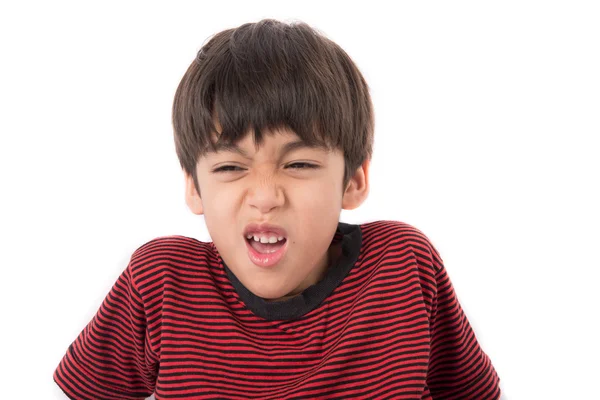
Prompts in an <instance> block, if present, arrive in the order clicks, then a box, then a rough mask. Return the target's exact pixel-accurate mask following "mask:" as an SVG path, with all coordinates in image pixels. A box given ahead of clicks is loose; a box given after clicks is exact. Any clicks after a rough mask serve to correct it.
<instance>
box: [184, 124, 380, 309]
mask: <svg viewBox="0 0 600 400" xmlns="http://www.w3.org/2000/svg"><path fill="white" fill-rule="evenodd" d="M297 140H299V137H298V136H297V135H296V134H295V133H294V132H293V131H291V130H288V129H280V130H277V131H272V132H266V135H265V137H264V139H263V143H262V145H261V146H260V147H259V148H258V149H257V148H256V147H255V143H254V139H253V137H252V135H249V134H247V135H246V136H245V137H244V138H243V139H241V140H240V141H239V143H237V146H238V147H239V148H240V149H242V150H243V151H244V152H245V153H246V155H247V156H248V157H245V156H243V155H241V154H238V153H237V152H234V151H231V150H226V151H225V150H222V151H219V152H218V153H209V154H208V155H206V156H205V157H201V159H200V160H199V161H198V164H197V166H196V170H197V176H198V183H199V186H200V190H201V192H202V197H200V196H199V195H198V192H197V191H196V189H195V187H194V184H193V179H192V177H191V176H189V175H187V174H184V175H185V188H186V193H185V196H186V203H187V205H188V207H189V208H190V210H191V211H192V212H193V213H194V214H197V215H204V219H205V222H206V226H207V229H208V231H209V233H210V236H211V238H212V239H213V242H214V244H215V247H216V248H217V250H218V251H219V253H220V255H221V257H222V258H223V260H224V261H225V263H226V264H227V266H228V267H229V268H230V269H231V271H232V272H233V273H234V274H235V275H236V277H237V278H238V279H239V280H240V281H241V282H242V283H243V284H244V286H245V287H246V288H247V289H248V290H250V291H251V292H253V293H254V294H255V295H257V296H259V297H262V298H264V299H265V300H268V301H277V300H282V299H287V298H290V297H293V296H295V295H297V294H299V293H301V292H302V291H303V290H304V289H306V288H307V287H309V286H311V285H313V284H315V283H317V282H318V281H319V280H321V279H322V278H323V276H324V274H325V272H326V270H327V268H328V267H329V266H330V265H331V264H332V263H334V262H335V261H336V260H337V258H338V257H339V255H340V254H341V250H340V248H339V246H331V241H332V239H333V236H334V234H335V230H336V228H337V224H338V221H339V217H340V214H341V210H342V209H344V210H352V209H355V208H357V207H358V206H360V205H361V204H362V203H363V202H364V201H365V199H366V198H367V195H368V192H369V180H368V172H369V161H368V160H367V161H365V162H364V163H363V164H362V165H361V166H360V167H359V168H358V169H357V170H356V172H355V173H354V175H353V176H352V177H351V179H350V181H349V182H348V185H347V186H346V188H345V189H344V191H343V192H342V184H343V182H342V179H343V175H344V157H343V154H342V152H341V150H339V149H336V150H335V151H333V152H328V151H326V150H324V149H316V148H308V147H303V148H298V149H295V150H293V151H291V152H288V153H287V154H283V152H282V148H283V145H285V144H286V143H288V142H292V141H297ZM294 163H300V164H295V165H294ZM302 163H308V164H311V165H315V166H316V168H308V166H307V165H306V164H302ZM290 165H293V166H292V167H290ZM224 166H228V167H226V168H225V171H222V172H215V170H216V169H217V168H220V167H224ZM252 222H254V223H258V224H260V223H263V222H266V223H271V224H275V225H278V226H281V227H283V228H284V229H285V230H286V231H287V240H288V250H287V253H286V254H285V256H284V257H283V258H282V259H281V260H280V261H279V263H278V264H277V265H275V266H274V267H271V268H269V269H263V268H261V267H258V266H256V265H255V264H254V263H252V261H250V259H249V258H248V250H247V248H246V243H245V240H246V239H245V238H244V236H243V231H244V228H245V227H246V225H247V224H249V223H252Z"/></svg>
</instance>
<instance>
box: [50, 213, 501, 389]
mask: <svg viewBox="0 0 600 400" xmlns="http://www.w3.org/2000/svg"><path fill="white" fill-rule="evenodd" d="M333 241H334V242H337V241H341V242H342V243H341V246H342V255H341V257H340V258H339V260H338V262H337V263H336V264H335V265H333V266H331V267H330V268H329V269H328V270H327V272H326V275H325V277H324V278H323V279H322V280H321V281H319V282H318V283H317V284H315V285H313V286H311V287H309V288H307V289H306V290H305V291H304V292H302V293H301V294H300V295H298V296H295V297H292V298H289V299H286V300H282V301H277V302H267V301H264V300H263V299H262V298H260V297H258V296H256V295H254V294H253V293H252V292H250V291H249V290H248V289H246V288H245V287H244V286H243V284H242V283H241V282H240V281H239V280H238V279H237V278H236V277H235V275H233V273H232V272H231V270H230V269H229V268H228V267H227V265H225V264H224V262H223V260H222V258H221V256H220V255H219V253H218V251H217V249H216V247H215V245H214V243H212V242H201V241H198V240H196V239H193V238H189V237H184V236H164V237H159V238H156V239H154V240H151V241H149V242H147V243H145V244H144V245H142V246H141V247H139V248H138V249H137V250H135V252H134V253H133V255H132V256H131V259H130V261H129V264H128V265H127V267H126V268H125V270H124V271H123V272H122V274H121V275H120V276H119V278H118V280H117V281H116V283H115V284H114V286H113V287H112V289H111V290H110V292H109V293H108V295H107V296H106V298H105V299H104V301H103V303H102V305H101V307H100V309H99V310H98V312H97V313H96V315H95V316H94V317H93V319H92V320H91V321H90V322H89V324H88V325H87V326H86V327H85V328H84V329H83V330H82V332H81V333H80V334H79V336H78V337H77V338H76V339H75V340H74V341H73V343H72V344H71V345H70V346H69V348H68V350H67V352H66V354H65V356H64V357H63V359H62V360H61V361H60V363H59V365H58V367H57V368H56V370H55V372H54V375H53V378H54V381H55V382H56V383H57V384H58V385H59V386H60V388H61V389H62V390H63V391H64V393H65V394H66V395H67V396H68V397H69V398H71V399H143V398H146V397H148V396H150V395H151V394H154V395H155V398H156V399H157V400H163V399H165V400H166V399H190V400H191V399H309V398H310V399H312V398H322V399H348V398H368V399H444V400H451V399H497V398H499V397H500V389H499V378H498V375H497V374H496V371H495V370H494V367H493V366H492V364H491V362H490V360H489V358H488V356H487V355H486V354H485V353H484V352H483V351H482V349H481V348H480V346H479V344H478V342H477V340H476V338H475V335H474V333H473V330H472V329H471V327H470V325H469V322H468V321H467V318H466V316H465V314H464V312H463V310H462V309H461V307H460V304H459V303H458V301H457V298H456V296H455V293H454V289H453V287H452V284H451V282H450V280H449V278H448V275H447V274H446V270H445V268H444V265H443V261H442V259H441V257H440V255H439V254H438V252H437V250H436V249H435V248H434V246H433V245H432V244H431V242H430V241H429V239H428V238H427V237H426V236H425V235H424V234H423V233H422V232H421V231H419V230H418V229H416V228H414V227H413V226H411V225H409V224H406V223H403V222H397V221H375V222H369V223H364V224H360V225H354V224H346V223H342V222H340V223H339V225H338V230H337V231H336V234H335V237H334V239H333Z"/></svg>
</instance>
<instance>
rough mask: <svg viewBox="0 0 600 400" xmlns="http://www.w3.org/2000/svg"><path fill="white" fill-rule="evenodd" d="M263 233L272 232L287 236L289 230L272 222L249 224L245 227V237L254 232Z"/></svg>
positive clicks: (279, 235) (278, 235) (255, 233)
mask: <svg viewBox="0 0 600 400" xmlns="http://www.w3.org/2000/svg"><path fill="white" fill-rule="evenodd" d="M261 233H272V234H275V235H276V236H277V237H282V236H283V237H284V238H287V232H286V231H285V229H283V228H282V227H280V226H277V225H272V224H254V223H252V224H248V225H246V228H245V229H244V237H246V236H248V235H250V234H252V235H257V234H261Z"/></svg>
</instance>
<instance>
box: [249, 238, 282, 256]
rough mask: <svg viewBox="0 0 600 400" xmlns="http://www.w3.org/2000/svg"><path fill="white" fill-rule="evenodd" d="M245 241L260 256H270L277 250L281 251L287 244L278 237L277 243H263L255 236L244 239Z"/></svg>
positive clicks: (272, 241)
mask: <svg viewBox="0 0 600 400" xmlns="http://www.w3.org/2000/svg"><path fill="white" fill-rule="evenodd" d="M257 239H258V240H257ZM246 241H247V242H248V243H249V244H250V246H251V247H252V248H253V249H254V250H256V252H258V253H261V254H270V253H275V252H276V251H277V250H279V249H281V248H282V247H283V246H284V245H285V243H286V242H287V239H286V238H282V237H280V238H277V241H274V240H271V241H269V242H264V241H261V239H260V238H258V237H257V236H253V237H251V238H246Z"/></svg>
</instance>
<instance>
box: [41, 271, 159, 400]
mask: <svg viewBox="0 0 600 400" xmlns="http://www.w3.org/2000/svg"><path fill="white" fill-rule="evenodd" d="M131 266H132V261H130V262H129V265H128V266H127V268H126V269H125V270H124V271H123V272H122V273H121V275H120V276H119V278H118V279H117V281H116V282H115V284H114V285H113V287H112V288H111V290H110V291H109V293H108V295H107V296H106V298H105V299H104V301H103V302H102V304H101V306H100V309H99V310H98V311H97V313H96V315H94V317H93V318H92V320H91V321H90V322H89V323H88V325H87V326H86V327H85V328H84V329H83V330H82V331H81V333H80V334H79V336H78V337H77V338H76V339H75V341H73V343H72V344H71V345H70V346H69V348H68V350H67V352H66V354H65V355H64V357H63V358H62V360H61V361H60V363H59V364H58V367H57V368H56V370H55V371H54V374H53V379H54V382H56V384H57V385H58V386H59V387H60V388H61V389H62V391H63V392H64V393H65V394H66V395H67V397H68V398H69V399H76V400H79V399H93V400H99V399H115V400H116V399H123V400H129V399H131V400H133V399H135V400H138V399H145V398H147V397H149V396H150V395H152V393H153V392H154V387H155V383H156V368H157V365H158V364H157V362H156V360H157V357H156V356H155V354H154V353H153V351H152V349H151V347H150V346H149V345H148V343H149V334H148V330H147V324H146V313H145V311H144V305H143V302H142V299H141V296H140V295H139V292H138V290H137V289H136V288H135V286H134V284H133V280H132V274H131Z"/></svg>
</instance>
